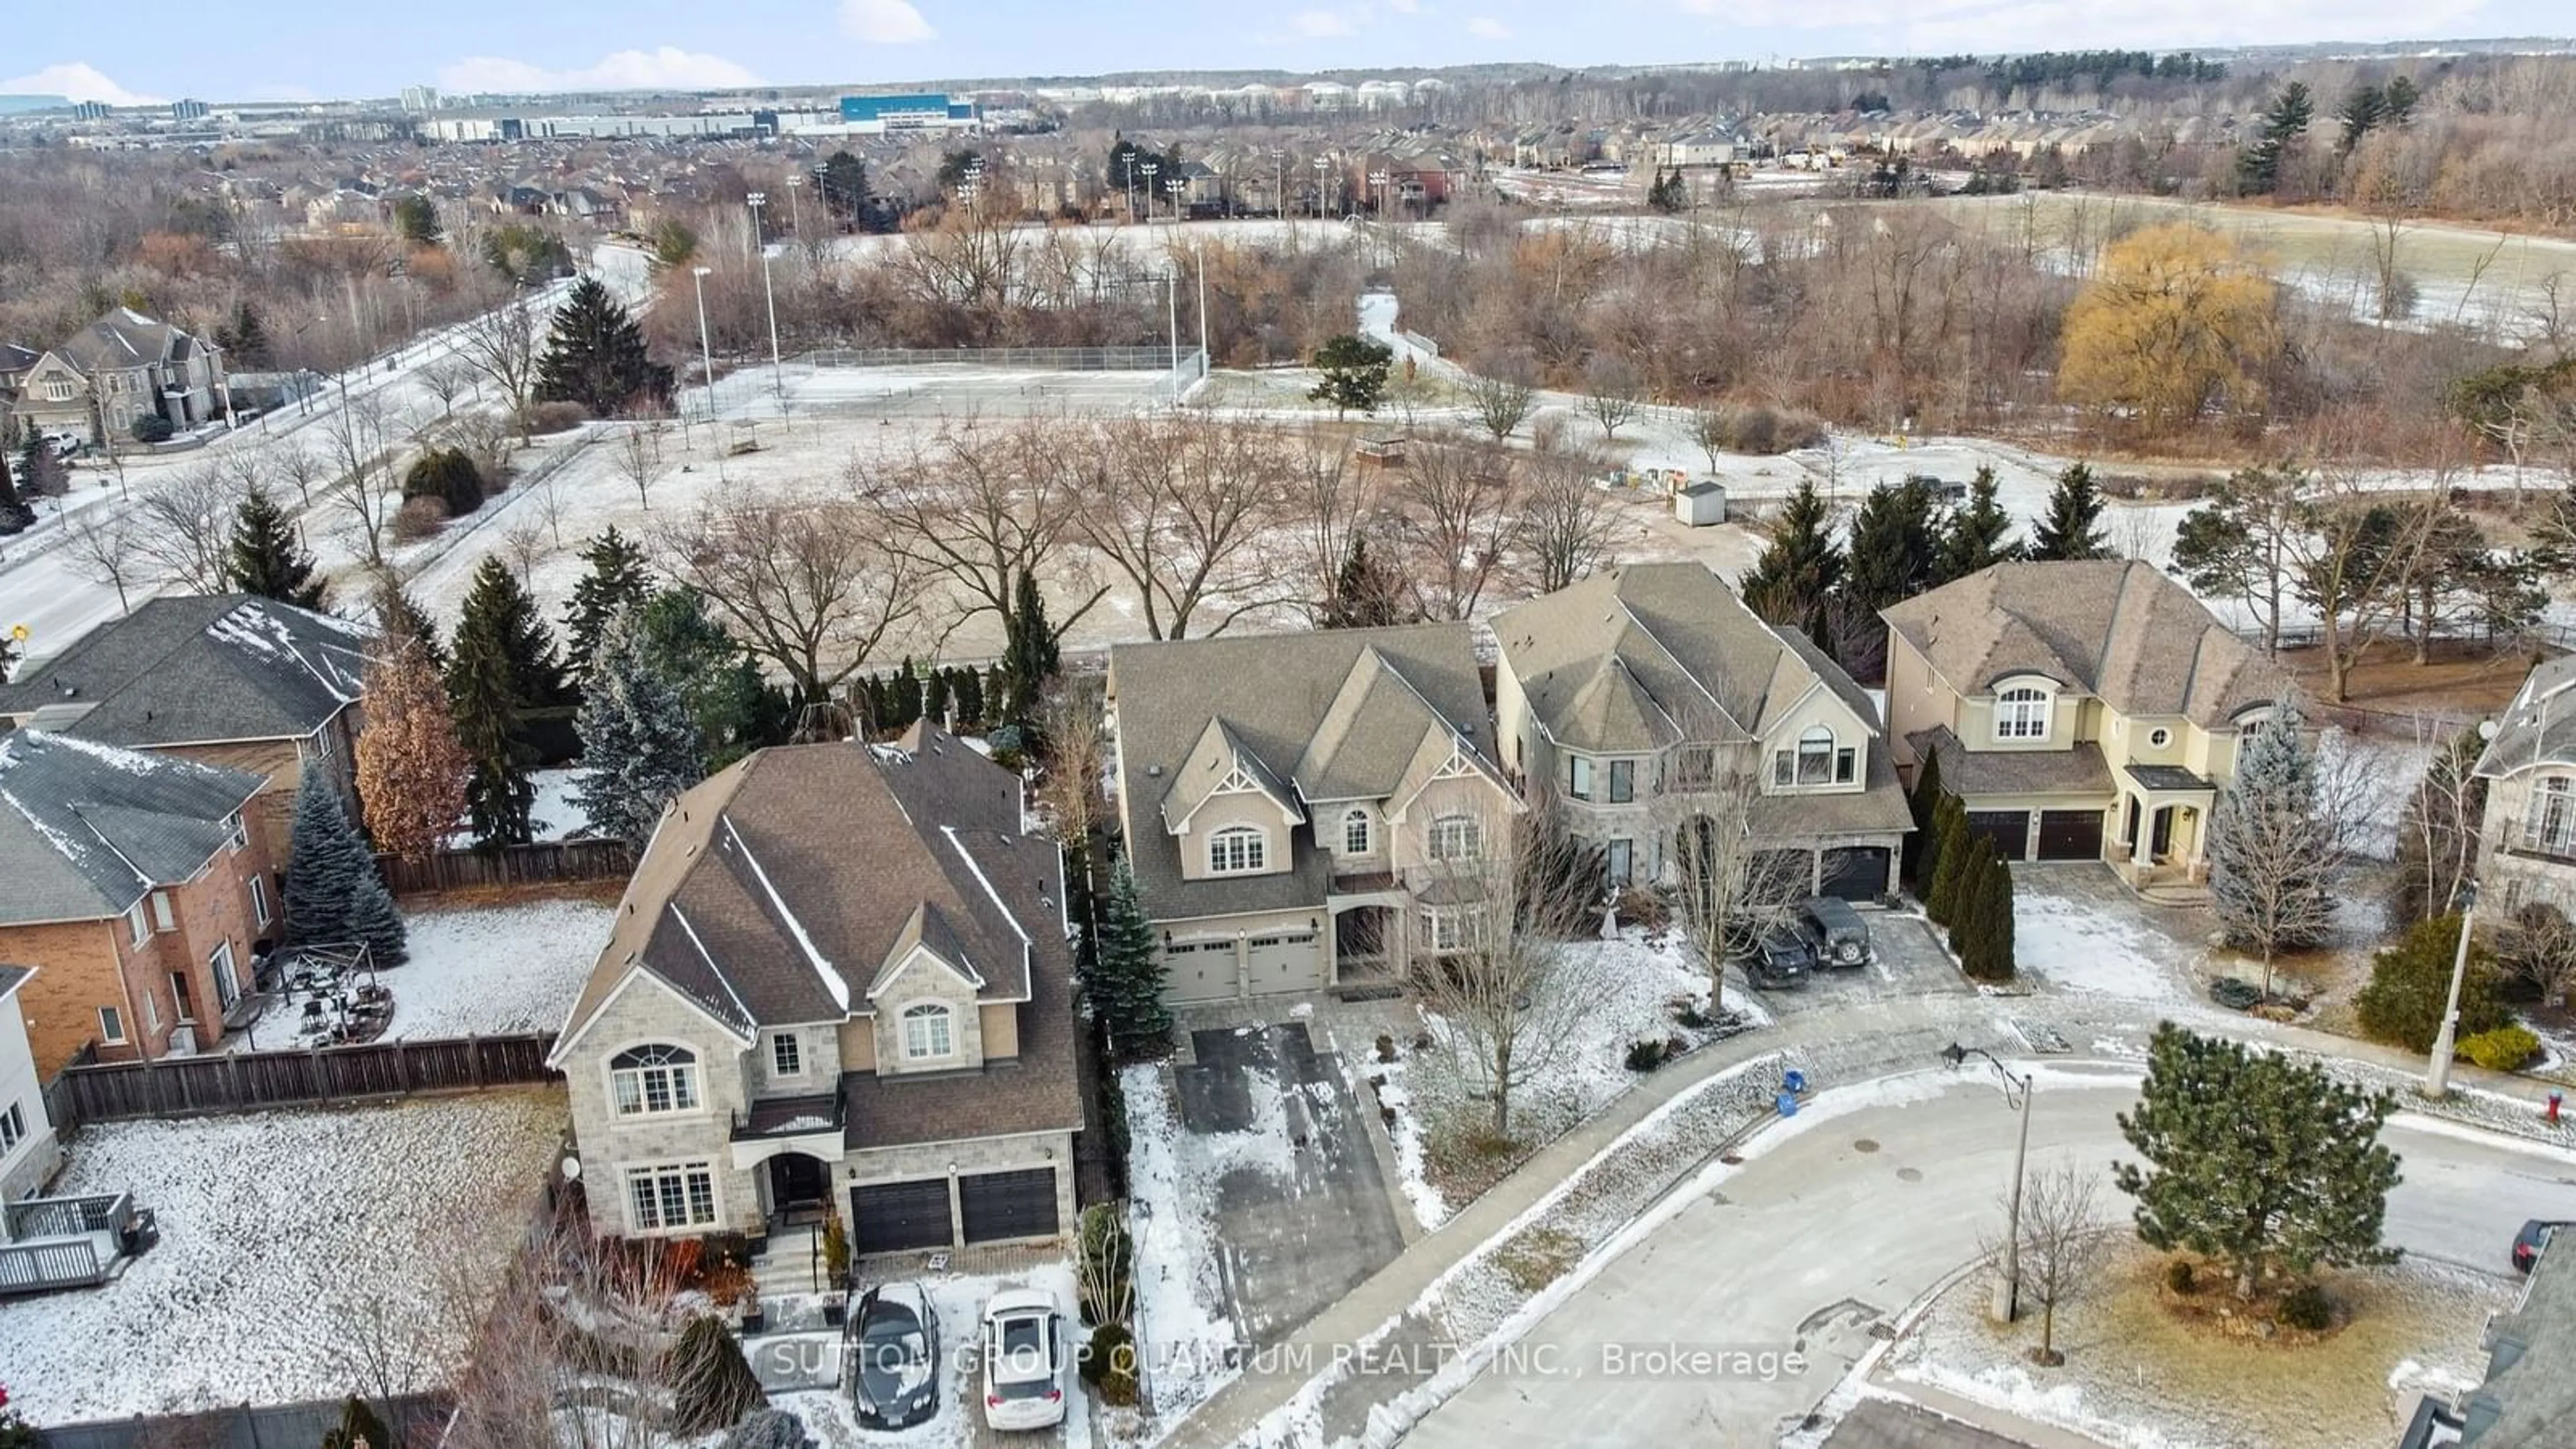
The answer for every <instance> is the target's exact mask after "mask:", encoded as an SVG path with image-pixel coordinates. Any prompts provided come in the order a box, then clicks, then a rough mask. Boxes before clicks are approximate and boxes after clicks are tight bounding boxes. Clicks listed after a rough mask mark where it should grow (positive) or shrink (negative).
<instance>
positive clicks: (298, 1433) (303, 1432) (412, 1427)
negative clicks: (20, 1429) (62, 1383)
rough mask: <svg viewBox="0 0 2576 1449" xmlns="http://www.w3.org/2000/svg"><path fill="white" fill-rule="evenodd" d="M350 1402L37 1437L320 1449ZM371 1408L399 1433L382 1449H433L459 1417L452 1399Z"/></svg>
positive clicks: (87, 1445) (126, 1445)
mask: <svg viewBox="0 0 2576 1449" xmlns="http://www.w3.org/2000/svg"><path fill="white" fill-rule="evenodd" d="M341 1403H342V1401H340V1400H337V1399H333V1400H325V1401H321V1402H316V1403H310V1404H274V1405H270V1406H269V1407H266V1408H259V1409H254V1408H251V1407H250V1406H249V1405H247V1404H245V1405H242V1406H241V1407H238V1408H231V1409H209V1410H207V1411H206V1412H204V1413H202V1414H161V1415H157V1416H154V1417H152V1418H148V1419H147V1418H144V1417H142V1416H140V1415H138V1416H136V1417H134V1418H131V1419H113V1420H102V1421H99V1422H96V1423H89V1424H64V1425H60V1426H58V1427H56V1428H51V1429H40V1430H38V1431H37V1432H36V1438H37V1440H38V1442H40V1443H42V1444H43V1445H44V1446H45V1449H158V1446H162V1445H175V1444H185V1445H188V1446H189V1449H313V1446H315V1445H317V1444H319V1443H321V1442H322V1436H323V1435H325V1434H328V1433H330V1432H331V1431H332V1430H334V1429H337V1428H339V1427H340V1412H341ZM367 1406H368V1407H369V1408H371V1409H374V1410H375V1411H376V1417H377V1418H380V1419H382V1420H384V1422H385V1427H386V1428H387V1429H389V1430H391V1431H393V1438H394V1442H393V1443H392V1444H390V1445H383V1446H379V1449H426V1446H429V1445H434V1444H436V1443H437V1442H438V1441H439V1439H440V1438H441V1437H442V1436H443V1435H444V1434H445V1433H446V1430H447V1421H448V1420H449V1418H451V1417H452V1416H454V1414H455V1412H456V1404H455V1401H454V1400H453V1399H451V1398H449V1397H448V1396H447V1395H445V1394H411V1395H406V1396H404V1397H401V1398H394V1399H370V1400H368V1401H367Z"/></svg>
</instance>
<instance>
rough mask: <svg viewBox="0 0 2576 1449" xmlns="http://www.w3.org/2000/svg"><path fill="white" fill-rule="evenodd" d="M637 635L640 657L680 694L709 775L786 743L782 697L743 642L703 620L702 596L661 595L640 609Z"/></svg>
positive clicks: (686, 592)
mask: <svg viewBox="0 0 2576 1449" xmlns="http://www.w3.org/2000/svg"><path fill="white" fill-rule="evenodd" d="M636 627H637V642H638V644H639V646H640V647H641V648H642V650H643V652H644V655H645V657H646V658H648V659H650V660H651V661H653V667H654V668H655V670H657V671H658V672H659V673H660V674H661V676H662V677H663V678H664V679H665V680H668V681H669V682H670V683H671V684H672V685H673V686H674V687H675V688H677V689H678V690H679V692H680V698H681V700H682V701H683V702H685V704H686V705H687V707H688V711H689V718H690V719H692V720H694V721H696V722H697V727H698V750H699V753H700V754H701V755H702V756H703V757H704V759H705V762H706V769H707V772H708V773H710V774H712V773H714V772H715V771H717V770H721V769H723V768H724V767H725V766H727V765H730V764H732V763H733V762H734V761H736V760H739V759H741V758H742V757H743V756H745V755H747V754H750V753H751V752H752V751H753V750H756V749H759V748H761V747H762V746H764V745H774V744H779V743H782V742H784V741H785V740H786V738H787V726H788V723H789V720H790V717H791V714H792V711H791V710H790V708H789V706H788V702H787V696H786V695H785V694H784V693H782V692H781V691H780V690H779V689H778V687H777V686H776V685H773V684H771V683H770V682H769V681H767V680H766V679H763V678H762V677H761V674H760V667H759V666H758V665H756V664H754V663H752V661H751V656H750V654H749V653H748V652H746V651H745V650H744V649H743V647H742V642H741V641H740V640H738V639H736V638H734V637H733V635H732V634H731V633H729V632H727V631H726V629H725V627H724V625H723V624H722V623H721V622H719V621H718V620H717V619H716V618H715V617H714V616H713V615H711V614H709V613H708V612H707V605H706V598H705V596H703V595H701V594H699V593H698V591H697V590H695V589H691V588H688V587H685V586H674V587H671V588H666V589H663V590H662V591H661V592H659V593H657V594H655V595H654V596H653V597H652V598H651V599H650V600H648V601H646V603H645V605H644V607H643V609H642V611H641V612H640V613H639V614H638V616H637V621H636Z"/></svg>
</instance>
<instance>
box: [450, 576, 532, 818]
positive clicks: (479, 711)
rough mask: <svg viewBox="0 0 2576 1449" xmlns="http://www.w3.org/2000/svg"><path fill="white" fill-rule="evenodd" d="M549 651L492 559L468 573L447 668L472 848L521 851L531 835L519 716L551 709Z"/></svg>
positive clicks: (527, 759)
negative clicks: (467, 764)
mask: <svg viewBox="0 0 2576 1449" xmlns="http://www.w3.org/2000/svg"><path fill="white" fill-rule="evenodd" d="M554 668H555V664H554V645H553V641H552V640H551V639H550V638H549V637H548V636H547V634H546V626H545V622H544V621H543V620H542V619H540V618H538V617H537V611H536V605H535V604H534V603H533V602H531V601H530V600H529V598H528V595H527V592H526V591H525V590H524V589H521V588H520V587H519V581H518V579H517V578H516V577H515V576H514V575H512V574H511V572H510V570H509V567H508V566H507V565H505V564H503V563H502V562H501V560H500V559H498V558H486V559H485V560H483V563H482V566H481V567H480V568H478V569H477V570H476V571H475V574H474V585H473V588H472V590H471V591H470V592H468V593H467V595H466V597H465V609H464V613H463V615H462V616H461V617H460V618H459V619H458V620H457V623H456V641H455V645H454V650H453V653H452V654H451V656H450V658H449V659H448V662H447V698H448V704H449V707H450V708H451V709H452V711H453V712H454V714H455V717H456V742H457V743H458V744H460V745H463V746H464V747H465V753H466V756H467V758H468V759H470V760H471V761H472V762H473V767H474V772H473V776H472V778H471V779H470V780H468V781H467V783H466V788H465V803H466V814H467V816H468V818H469V819H471V820H472V822H473V826H474V838H475V840H476V842H477V843H478V844H481V845H485V846H495V845H524V844H526V843H527V841H528V839H529V837H530V834H531V829H530V826H529V823H528V805H529V802H530V801H531V800H532V799H533V798H534V796H535V790H534V787H532V786H531V785H530V784H529V782H528V768H529V765H530V763H531V761H532V757H533V751H530V750H529V749H528V748H527V747H526V746H524V745H522V744H521V743H520V742H519V740H518V732H519V720H520V716H521V714H522V713H523V712H525V711H527V710H529V709H534V708H542V707H545V706H547V705H551V704H552V703H553V702H554V698H553V695H554V688H553V684H552V681H553V671H554Z"/></svg>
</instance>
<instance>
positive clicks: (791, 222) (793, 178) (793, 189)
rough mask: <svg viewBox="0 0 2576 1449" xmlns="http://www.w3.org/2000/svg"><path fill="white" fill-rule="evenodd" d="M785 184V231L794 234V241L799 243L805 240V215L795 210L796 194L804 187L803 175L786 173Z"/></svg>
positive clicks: (794, 172) (800, 173) (797, 172)
mask: <svg viewBox="0 0 2576 1449" xmlns="http://www.w3.org/2000/svg"><path fill="white" fill-rule="evenodd" d="M785 184H786V186H787V229H788V230H789V231H792V232H794V233H796V239H797V240H798V241H800V242H801V241H803V240H804V239H805V214H804V213H803V212H801V211H799V210H797V208H796V193H797V192H799V191H801V190H803V189H804V187H805V173H804V172H802V171H790V172H788V173H787V181H786V183H785Z"/></svg>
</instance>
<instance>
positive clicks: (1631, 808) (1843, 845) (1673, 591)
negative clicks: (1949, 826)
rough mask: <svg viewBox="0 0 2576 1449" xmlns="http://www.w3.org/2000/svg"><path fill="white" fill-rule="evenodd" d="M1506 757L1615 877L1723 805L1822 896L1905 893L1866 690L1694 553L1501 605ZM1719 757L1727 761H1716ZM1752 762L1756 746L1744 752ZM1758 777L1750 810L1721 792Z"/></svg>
mask: <svg viewBox="0 0 2576 1449" xmlns="http://www.w3.org/2000/svg"><path fill="white" fill-rule="evenodd" d="M1494 634H1495V637H1496V639H1497V640H1498V641H1499V642H1500V645H1501V649H1502V659H1501V663H1500V666H1499V667H1498V668H1497V670H1496V672H1495V677H1494V710H1495V716H1496V721H1497V728H1498V732H1499V734H1500V737H1501V740H1502V750H1503V766H1504V768H1505V769H1506V770H1507V771H1509V772H1511V773H1512V774H1513V775H1514V776H1516V777H1518V778H1520V779H1523V780H1525V781H1532V782H1535V781H1548V782H1551V784H1550V790H1551V793H1552V794H1553V795H1554V797H1555V799H1556V800H1557V801H1558V802H1560V804H1561V807H1562V808H1563V810H1564V811H1565V815H1566V819H1567V821H1568V823H1569V824H1570V826H1571V827H1572V829H1573V831H1574V833H1575V834H1577V835H1579V836H1581V837H1583V838H1585V839H1587V840H1591V841H1595V842H1597V843H1599V844H1600V845H1601V847H1602V850H1603V854H1604V859H1605V863H1606V865H1607V867H1608V871H1609V874H1610V877H1611V880H1612V882H1613V883H1614V884H1626V883H1628V882H1630V881H1649V882H1651V881H1659V880H1662V879H1664V878H1665V877H1666V875H1667V873H1668V871H1669V869H1670V866H1671V862H1672V857H1673V855H1674V853H1675V840H1676V837H1677V836H1678V834H1679V833H1680V832H1681V831H1683V830H1684V829H1686V828H1688V827H1689V825H1690V823H1691V822H1692V821H1695V820H1698V819H1702V818H1708V817H1710V816H1712V815H1715V814H1718V813H1720V812H1721V811H1723V812H1725V813H1727V814H1729V815H1735V814H1743V815H1747V816H1749V819H1750V821H1751V824H1752V826H1753V829H1754V831H1755V834H1756V837H1757V840H1758V842H1759V846H1760V848H1762V849H1764V850H1773V851H1786V852H1793V853H1795V854H1797V855H1800V856H1803V857H1804V859H1803V860H1799V861H1792V862H1789V864H1790V865H1791V866H1792V867H1794V872H1793V873H1794V874H1796V875H1800V876H1803V877H1805V879H1806V880H1807V882H1808V885H1809V888H1810V889H1811V890H1814V891H1816V892H1818V893H1829V894H1834V895H1840V896H1844V897H1846V898H1849V899H1853V900H1873V899H1875V898H1877V897H1878V896H1879V895H1881V894H1883V893H1885V892H1887V891H1890V890H1893V889H1895V871H1896V865H1897V855H1898V851H1899V847H1900V846H1901V845H1902V844H1903V842H1904V837H1905V832H1906V831H1907V830H1909V829H1911V828H1912V827H1913V817H1912V815H1911V813H1910V812H1909V811H1908V810H1907V808H1906V803H1905V795H1904V790H1903V787H1902V786H1901V785H1900V784H1899V783H1898V781H1897V775H1896V764H1895V759H1894V757H1893V756H1892V755H1891V754H1890V752H1889V750H1888V748H1887V742H1886V739H1885V737H1884V735H1883V734H1882V732H1881V730H1880V728H1879V720H1878V711H1877V709H1876V707H1875V706H1874V705H1873V704H1872V703H1871V702H1870V699H1869V696H1868V695H1867V694H1865V693H1863V692H1862V691H1861V689H1860V688H1859V687H1858V686H1857V685H1855V684H1853V683H1852V679H1851V676H1850V675H1849V674H1847V673H1845V672H1844V671H1843V668H1842V666H1841V665H1839V664H1836V663H1835V662H1834V661H1833V660H1832V659H1831V658H1829V657H1827V656H1826V655H1825V653H1824V652H1823V651H1822V650H1819V649H1818V648H1816V647H1815V645H1814V644H1812V643H1810V642H1809V641H1808V640H1807V638H1806V637H1805V636H1804V635H1802V634H1800V633H1798V632H1797V631H1795V630H1791V629H1782V628H1777V627H1774V626H1773V625H1770V624H1767V623H1765V622H1763V620H1762V619H1761V618H1760V617H1759V616H1757V615H1755V614H1754V612H1753V611H1752V610H1751V609H1749V608H1747V607H1745V605H1744V601H1743V600H1742V599H1740V598H1738V597H1737V596H1736V593H1735V591H1734V590H1733V589H1731V588H1729V587H1727V585H1726V582H1725V581H1724V580H1723V579H1720V578H1719V577H1718V576H1717V575H1716V574H1713V573H1711V572H1709V570H1708V569H1707V568H1706V567H1705V566H1703V565H1700V564H1697V563H1648V564H1630V565H1627V566H1625V567H1622V568H1616V569H1611V570H1608V571H1607V572H1604V573H1599V574H1595V575H1593V576H1592V577H1591V578H1588V579H1585V580H1584V581H1582V582H1581V583H1578V584H1575V585H1574V586H1573V587H1571V588H1567V589H1561V590H1559V591H1557V592H1556V593H1553V594H1549V595H1547V596H1546V597H1545V598H1540V599H1533V600H1531V601H1530V602H1529V603H1526V604H1522V605H1519V606H1517V607H1515V608H1512V609H1508V610H1505V611H1504V612H1503V613H1501V614H1499V615H1497V616H1495V619H1494ZM1713 752H1723V753H1724V754H1725V755H1728V756H1731V757H1734V758H1733V759H1732V760H1730V761H1728V762H1727V764H1728V767H1727V768H1718V767H1717V766H1718V764H1719V761H1717V760H1716V759H1715V758H1713ZM1748 757H1749V758H1748ZM1748 777H1749V778H1750V779H1751V781H1752V782H1753V785H1754V788H1755V789H1757V790H1758V791H1759V794H1758V796H1756V797H1755V798H1754V799H1753V800H1751V801H1750V808H1749V810H1746V809H1745V808H1743V806H1741V805H1739V804H1738V803H1737V802H1734V801H1731V800H1730V801H1724V802H1721V801H1720V800H1719V799H1718V798H1717V795H1718V792H1719V790H1720V789H1721V788H1722V787H1723V785H1724V782H1731V781H1740V780H1744V779H1746V778H1748Z"/></svg>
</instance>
